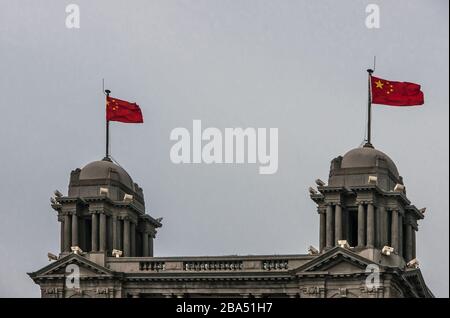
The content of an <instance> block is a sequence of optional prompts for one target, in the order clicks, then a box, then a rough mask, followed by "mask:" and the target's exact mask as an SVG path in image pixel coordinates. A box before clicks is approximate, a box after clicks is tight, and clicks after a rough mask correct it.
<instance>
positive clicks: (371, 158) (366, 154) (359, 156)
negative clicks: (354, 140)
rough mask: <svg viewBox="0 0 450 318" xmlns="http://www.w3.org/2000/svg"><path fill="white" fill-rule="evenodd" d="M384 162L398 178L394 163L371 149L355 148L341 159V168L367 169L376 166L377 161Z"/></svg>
mask: <svg viewBox="0 0 450 318" xmlns="http://www.w3.org/2000/svg"><path fill="white" fill-rule="evenodd" d="M379 159H381V160H384V161H385V162H386V165H387V168H388V169H389V170H390V171H391V173H393V174H394V175H395V177H396V178H398V177H399V173H398V170H397V166H396V165H395V163H394V161H392V159H391V158H389V156H388V155H386V154H385V153H384V152H382V151H380V150H377V149H374V148H372V147H361V148H355V149H352V150H350V151H349V152H347V153H346V154H345V155H344V157H343V158H342V163H341V168H368V167H375V166H378V165H379V164H378V160H379Z"/></svg>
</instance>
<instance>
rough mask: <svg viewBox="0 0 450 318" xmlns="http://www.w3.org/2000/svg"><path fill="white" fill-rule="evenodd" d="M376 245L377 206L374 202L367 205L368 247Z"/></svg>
mask: <svg viewBox="0 0 450 318" xmlns="http://www.w3.org/2000/svg"><path fill="white" fill-rule="evenodd" d="M374 246H375V208H374V206H373V204H372V203H369V204H368V205H367V247H374Z"/></svg>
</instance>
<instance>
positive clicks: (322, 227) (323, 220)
mask: <svg viewBox="0 0 450 318" xmlns="http://www.w3.org/2000/svg"><path fill="white" fill-rule="evenodd" d="M319 216H320V226H319V227H320V229H319V231H320V234H319V248H320V251H323V249H324V248H325V244H326V240H327V232H326V226H327V224H326V220H327V216H326V214H325V211H319Z"/></svg>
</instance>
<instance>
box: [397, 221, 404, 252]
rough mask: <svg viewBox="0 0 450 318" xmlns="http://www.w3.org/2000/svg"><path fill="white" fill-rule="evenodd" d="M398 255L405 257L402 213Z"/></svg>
mask: <svg viewBox="0 0 450 318" xmlns="http://www.w3.org/2000/svg"><path fill="white" fill-rule="evenodd" d="M398 225H399V228H398V254H399V255H401V256H403V257H404V256H405V254H404V251H403V216H402V214H401V213H399V214H398Z"/></svg>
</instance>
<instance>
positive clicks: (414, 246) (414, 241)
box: [412, 228, 416, 259]
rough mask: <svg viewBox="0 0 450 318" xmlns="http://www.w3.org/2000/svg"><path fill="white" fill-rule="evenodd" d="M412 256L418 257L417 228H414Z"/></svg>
mask: <svg viewBox="0 0 450 318" xmlns="http://www.w3.org/2000/svg"><path fill="white" fill-rule="evenodd" d="M412 258H413V259H414V258H416V229H415V228H413V229H412Z"/></svg>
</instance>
